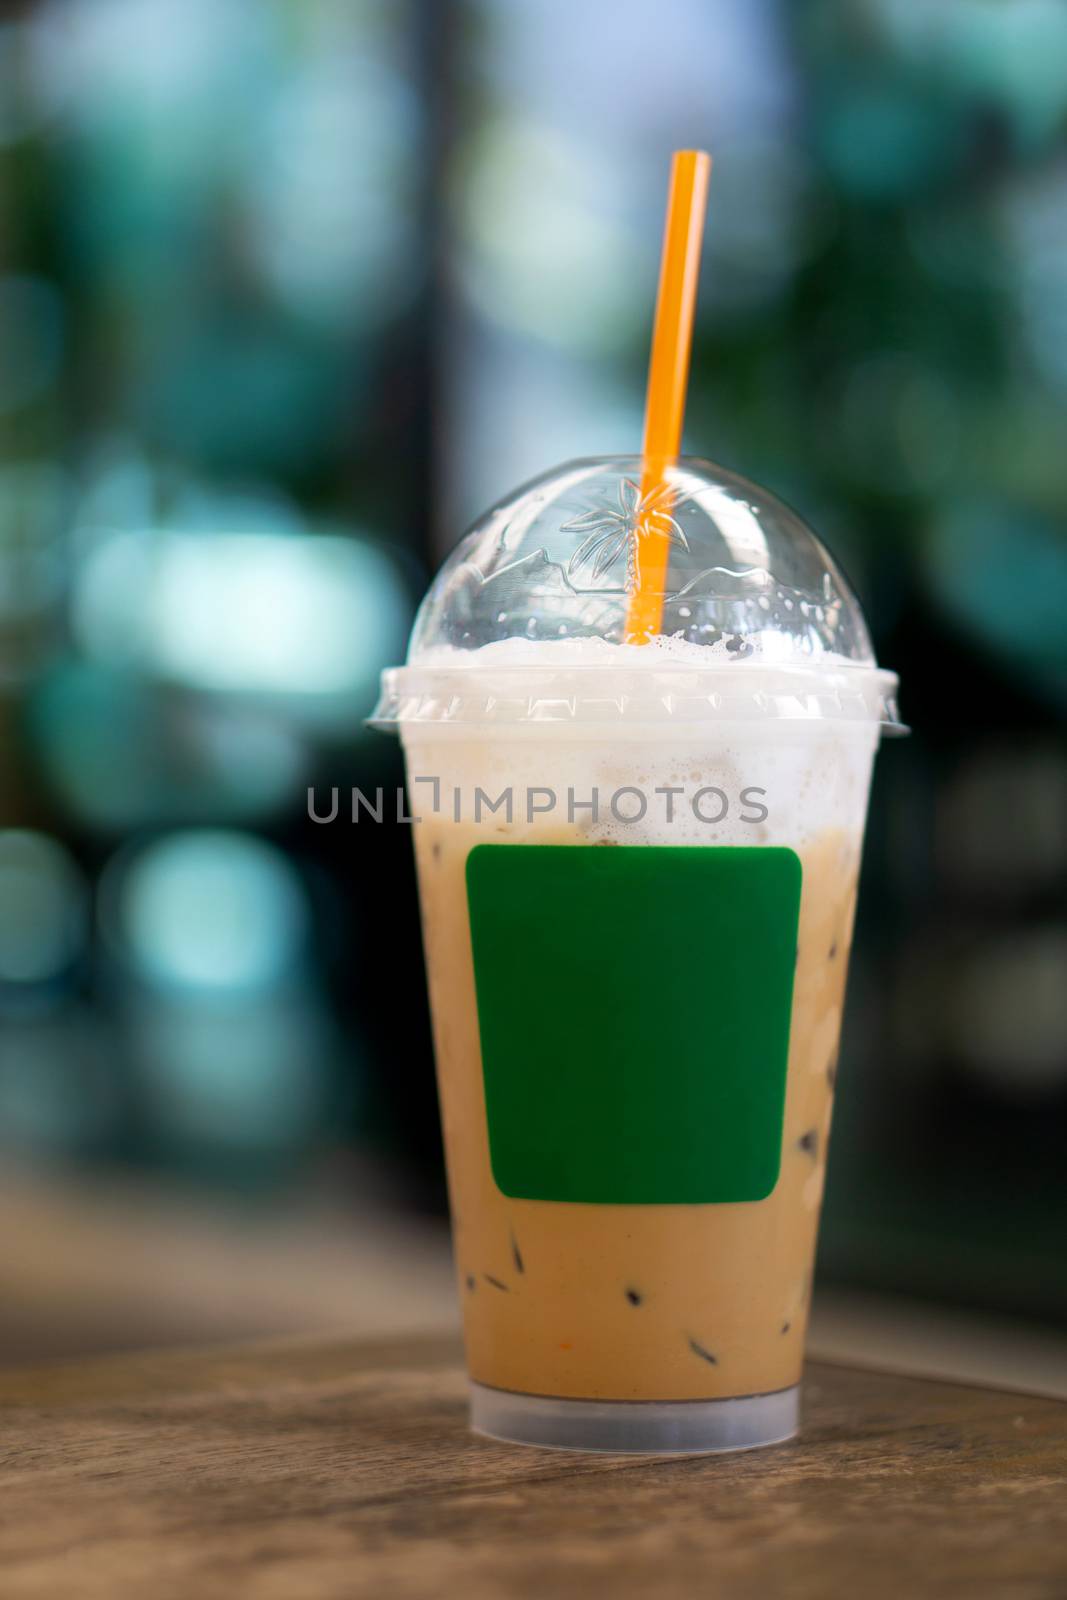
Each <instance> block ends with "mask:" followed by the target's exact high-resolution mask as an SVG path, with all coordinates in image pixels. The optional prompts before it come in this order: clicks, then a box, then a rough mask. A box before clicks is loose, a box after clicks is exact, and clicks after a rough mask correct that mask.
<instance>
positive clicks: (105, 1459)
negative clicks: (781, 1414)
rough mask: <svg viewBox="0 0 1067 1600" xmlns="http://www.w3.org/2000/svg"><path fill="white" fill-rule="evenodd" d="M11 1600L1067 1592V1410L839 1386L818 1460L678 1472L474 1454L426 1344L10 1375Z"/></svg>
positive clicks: (917, 1390)
mask: <svg viewBox="0 0 1067 1600" xmlns="http://www.w3.org/2000/svg"><path fill="white" fill-rule="evenodd" d="M0 1406H2V1408H3V1409H2V1418H3V1421H2V1434H0V1594H2V1595H3V1600H22V1597H25V1596H47V1597H48V1600H60V1597H62V1600H82V1597H85V1600H125V1597H127V1596H152V1597H153V1600H171V1597H175V1600H177V1597H181V1600H186V1597H189V1600H215V1597H216V1596H217V1597H220V1600H221V1597H226V1600H234V1597H245V1596H247V1597H252V1600H324V1597H334V1596H337V1597H341V1596H345V1597H351V1596H356V1597H362V1596H382V1597H389V1600H415V1597H418V1600H423V1597H437V1596H444V1597H452V1596H455V1597H456V1600H489V1597H493V1600H496V1597H508V1600H510V1597H522V1600H535V1597H536V1600H542V1597H545V1600H557V1597H558V1600H570V1597H572V1596H573V1597H577V1596H583V1597H585V1596H588V1595H590V1594H595V1593H599V1594H602V1595H603V1596H604V1597H605V1600H630V1597H631V1596H642V1597H644V1596H654V1597H657V1600H658V1597H660V1596H663V1597H666V1600H673V1597H675V1596H678V1597H681V1596H685V1597H690V1596H704V1595H708V1596H712V1595H713V1596H715V1597H716V1600H735V1597H736V1600H776V1597H783V1600H793V1597H797V1600H808V1597H811V1600H816V1597H818V1600H823V1597H827V1596H833V1597H836V1596H853V1595H854V1596H857V1597H863V1600H880V1597H882V1596H886V1597H889V1596H892V1597H893V1600H903V1597H908V1600H910V1597H916V1596H920V1597H925V1596H930V1597H936V1600H940V1597H941V1596H961V1597H962V1596H966V1597H968V1600H975V1597H985V1596H989V1597H991V1600H992V1597H996V1600H1062V1597H1064V1596H1067V1405H1064V1404H1063V1403H1062V1402H1059V1401H1055V1400H1044V1399H1040V1398H1035V1397H1034V1396H1033V1395H1020V1394H1013V1393H1005V1392H1001V1391H997V1390H988V1389H975V1388H968V1387H964V1386H961V1385H954V1384H950V1383H944V1382H926V1381H923V1380H920V1379H915V1378H910V1377H900V1376H895V1377H889V1376H884V1375H881V1374H876V1373H870V1372H862V1371H853V1370H849V1369H847V1368H844V1367H830V1366H814V1367H812V1368H811V1369H810V1371H809V1374H808V1379H807V1388H806V1420H805V1427H804V1432H803V1435H802V1437H801V1438H800V1439H799V1440H798V1441H796V1442H794V1443H791V1444H787V1445H778V1446H775V1447H774V1448H772V1449H768V1450H761V1451H753V1452H751V1453H748V1454H743V1455H734V1456H718V1457H707V1456H705V1457H684V1458H669V1459H665V1460H659V1461H656V1460H651V1459H649V1458H647V1457H606V1456H586V1455H570V1454H564V1453H555V1452H549V1451H538V1450H528V1449H521V1448H515V1447H509V1446H504V1445H496V1444H493V1443H490V1442H489V1441H487V1440H483V1439H476V1438H473V1437H471V1436H470V1435H469V1434H468V1433H467V1431H466V1426H465V1394H464V1382H463V1376H462V1370H461V1366H460V1361H459V1352H458V1349H457V1348H456V1347H455V1346H454V1345H452V1344H449V1343H446V1342H441V1341H430V1340H424V1341H419V1340H415V1341H412V1340H405V1341H400V1342H395V1343H376V1344H347V1345H344V1344H332V1345H329V1346H325V1345H321V1344H309V1343H300V1344H288V1345H286V1346H270V1347H252V1348H248V1349H242V1350H236V1351H223V1352H218V1351H212V1352H198V1353H195V1354H187V1353H179V1354H166V1355H160V1354H153V1355H151V1356H143V1357H134V1358H130V1357H122V1358H116V1359H113V1360H109V1361H100V1362H96V1363H93V1364H82V1365H80V1366H77V1367H59V1368H53V1369H43V1368H38V1369H36V1370H30V1371H20V1372H18V1373H15V1374H13V1375H11V1376H8V1377H3V1376H0Z"/></svg>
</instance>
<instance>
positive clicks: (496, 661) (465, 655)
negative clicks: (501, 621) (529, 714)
mask: <svg viewBox="0 0 1067 1600" xmlns="http://www.w3.org/2000/svg"><path fill="white" fill-rule="evenodd" d="M774 638H775V635H771V636H770V638H769V639H768V638H764V639H763V640H762V641H761V645H760V650H759V652H758V653H756V654H754V655H751V656H748V657H740V656H738V654H737V652H736V650H731V649H730V646H729V643H728V641H727V640H726V639H717V640H716V641H715V642H714V643H712V644H695V643H694V642H693V640H691V639H685V638H682V637H681V636H679V635H671V636H670V637H667V636H665V635H662V634H657V635H656V636H655V637H654V638H652V639H650V640H649V641H648V643H647V644H614V643H612V642H611V641H610V640H608V639H600V638H589V639H576V638H570V637H568V638H563V639H524V638H512V639H495V640H493V641H491V642H490V643H489V644H483V645H480V646H479V647H478V648H477V649H475V650H458V649H456V648H455V647H454V646H453V645H432V646H430V647H429V648H427V649H423V650H420V651H419V652H418V654H417V655H416V656H415V657H414V658H413V660H412V662H411V665H412V666H418V667H440V668H442V669H451V668H454V667H463V668H470V669H471V670H475V669H479V668H482V669H490V670H491V669H492V668H494V667H543V668H566V667H611V668H615V669H617V670H619V671H623V672H630V671H649V670H652V669H659V670H662V669H663V668H664V667H671V666H678V667H687V668H693V667H703V668H709V667H710V668H716V669H721V668H724V667H728V668H731V669H735V668H736V669H743V670H744V671H752V670H754V669H756V668H763V669H764V670H765V669H766V668H767V667H769V666H773V665H779V666H782V667H786V666H790V667H792V668H793V669H794V670H796V668H797V667H798V666H799V667H801V668H802V669H804V670H807V671H828V672H829V671H835V670H839V669H841V668H848V669H852V670H856V668H857V667H859V668H860V670H867V669H873V668H874V662H873V661H872V662H869V663H868V662H862V663H857V662H856V661H855V660H853V659H851V658H849V657H848V656H843V655H838V654H836V653H835V652H833V651H829V650H826V651H821V652H820V653H819V654H818V655H811V656H808V657H807V658H806V659H804V660H802V661H799V662H798V660H797V655H796V649H795V646H794V645H793V644H792V643H791V642H789V641H785V640H783V641H782V643H783V650H782V652H781V655H780V656H777V655H775V654H774V653H773V652H772V651H771V650H770V649H768V645H769V644H770V642H771V640H773V639H774ZM787 643H788V644H789V648H788V649H785V648H784V646H785V645H786V644H787Z"/></svg>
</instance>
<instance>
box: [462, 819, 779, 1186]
mask: <svg viewBox="0 0 1067 1600" xmlns="http://www.w3.org/2000/svg"><path fill="white" fill-rule="evenodd" d="M800 879H801V866H800V860H799V858H798V857H797V855H796V854H795V853H794V852H793V851H792V850H786V849H778V848H767V847H745V848H736V849H735V848H730V847H726V846H722V847H716V846H711V847H704V846H695V847H686V846H675V845H669V846H656V845H651V846H650V845H619V846H607V847H605V846H598V845H508V844H485V845H478V846H477V847H476V848H475V849H474V850H472V851H471V853H470V856H469V857H468V859H467V894H468V901H469V906H470V925H471V941H472V945H473V950H474V975H475V983H476V986H477V995H478V1021H479V1027H480V1031H481V1045H482V1064H483V1069H484V1073H485V1099H486V1110H487V1115H488V1121H489V1148H490V1154H491V1158H492V1165H493V1176H494V1177H495V1179H496V1182H497V1184H498V1186H499V1187H500V1189H501V1190H502V1191H503V1192H504V1193H505V1194H507V1195H512V1196H514V1197H515V1198H518V1199H525V1200H568V1201H589V1202H594V1203H599V1204H609V1205H610V1204H615V1205H639V1204H643V1205H648V1204H651V1205H665V1204H682V1203H691V1204H702V1203H703V1204H706V1203H708V1202H716V1201H718V1202H726V1201H738V1200H762V1199H764V1198H765V1197H766V1196H767V1195H768V1194H770V1192H771V1190H772V1189H773V1188H774V1185H775V1183H776V1182H777V1179H778V1169H779V1165H780V1162H781V1152H782V1119H783V1114H784V1108H785V1079H786V1064H787V1058H788V1054H789V1022H790V1014H791V1011H792V1004H793V974H794V969H795V966H796V948H797V919H798V916H799V913H800Z"/></svg>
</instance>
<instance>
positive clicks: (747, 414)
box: [0, 0, 1067, 1361]
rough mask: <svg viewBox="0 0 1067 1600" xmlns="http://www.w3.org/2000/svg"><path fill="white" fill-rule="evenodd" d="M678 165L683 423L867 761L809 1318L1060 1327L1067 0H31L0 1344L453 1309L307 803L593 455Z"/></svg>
mask: <svg viewBox="0 0 1067 1600" xmlns="http://www.w3.org/2000/svg"><path fill="white" fill-rule="evenodd" d="M694 144H696V145H704V146H706V147H708V148H709V149H711V150H712V151H713V153H714V156H715V171H714V176H713V180H712V191H711V200H710V211H709V230H708V241H707V250H706V258H705V262H704V269H703V281H702V287H701V299H700V313H699V327H698V334H697V347H696V351H695V356H694V363H693V373H692V390H691V399H690V407H689V413H688V422H687V444H688V447H689V449H690V450H691V451H692V452H693V453H696V454H701V455H708V456H711V457H713V458H715V459H717V460H719V461H722V462H723V463H725V464H726V465H728V466H730V467H732V468H734V469H737V470H739V471H741V472H743V473H745V474H747V475H749V476H752V477H755V478H757V479H759V480H761V481H763V482H765V483H767V484H768V485H769V486H771V487H772V488H773V489H775V490H776V491H778V493H780V494H781V495H783V496H784V497H785V498H786V499H787V500H789V501H791V502H792V503H793V504H794V505H796V506H797V508H798V509H800V510H801V511H802V512H803V513H804V514H805V515H806V516H807V517H808V518H809V519H810V520H811V521H812V522H813V523H814V525H815V526H816V527H817V528H818V529H819V530H820V531H821V532H822V533H823V534H824V536H825V538H826V539H827V541H828V542H829V543H830V545H831V546H832V548H833V549H834V551H835V553H836V554H837V555H838V556H839V557H840V559H841V561H842V563H843V565H844V566H845V568H846V570H847V571H848V572H849V574H850V576H851V577H852V580H853V582H854V584H855V585H856V587H857V589H858V591H859V593H860V595H861V598H862V600H863V602H864V604H865V606H866V609H867V613H868V616H869V618H870V620H871V623H872V628H873V632H874V635H875V640H876V644H877V648H878V653H879V656H880V658H881V659H882V661H883V662H885V663H886V664H887V665H890V666H892V667H894V668H896V669H897V670H898V671H899V672H900V674H901V677H902V680H903V693H902V705H903V710H904V714H905V717H906V718H907V720H909V721H910V723H911V725H912V727H913V730H914V733H913V737H912V738H911V740H910V741H908V742H906V743H894V744H892V745H890V746H888V747H887V748H886V749H885V750H884V751H883V753H882V755H881V756H880V758H879V769H878V772H877V782H876V786H875V800H874V810H873V815H872V819H871V825H870V834H869V844H868V849H867V856H866V864H865V873H864V883H863V892H862V893H861V896H860V919H859V926H858V931H857V942H856V950H855V955H854V963H853V975H852V979H851V985H850V998H849V1006H848V1013H847V1021H846V1030H845V1041H844V1049H843V1061H842V1074H841V1080H840V1091H839V1109H838V1115H837V1126H836V1132H835V1142H834V1149H833V1155H832V1159H831V1164H830V1181H829V1186H828V1197H827V1210H826V1218H825V1225H824V1233H823V1246H822V1253H821V1260H820V1282H821V1284H822V1285H823V1298H822V1300H821V1302H820V1303H821V1304H823V1305H825V1306H828V1307H831V1308H833V1307H834V1306H840V1305H852V1306H864V1305H867V1306H869V1305H870V1304H872V1302H871V1301H870V1296H871V1295H872V1294H878V1295H882V1296H884V1295H886V1294H890V1295H897V1296H901V1295H904V1296H910V1297H913V1298H914V1297H918V1299H920V1300H922V1299H925V1300H926V1301H927V1302H937V1301H940V1302H941V1303H942V1304H952V1305H954V1306H956V1307H957V1308H960V1309H961V1311H966V1312H967V1314H968V1315H969V1316H971V1317H972V1320H973V1318H974V1317H980V1316H982V1315H984V1316H985V1317H986V1318H987V1319H988V1318H989V1317H990V1316H991V1315H993V1316H998V1317H1000V1318H1002V1319H1003V1318H1009V1317H1010V1318H1012V1319H1029V1321H1030V1324H1031V1328H1032V1330H1038V1329H1040V1328H1041V1327H1044V1328H1045V1329H1046V1330H1048V1331H1049V1337H1052V1330H1054V1329H1055V1328H1056V1326H1057V1325H1059V1326H1060V1327H1065V1326H1067V1271H1065V1266H1064V1238H1065V1237H1067V1188H1065V1185H1064V1181H1063V1175H1064V1169H1065V1158H1067V909H1065V886H1067V740H1065V738H1064V726H1065V718H1064V712H1065V708H1067V443H1065V441H1067V414H1065V402H1067V9H1065V8H1064V6H1063V5H1062V4H1061V3H1060V0H810V3H808V0H804V3H799V4H797V3H790V0H713V3H710V4H709V3H708V0H658V3H657V4H656V5H655V6H646V5H643V4H637V3H627V0H622V3H612V4H609V3H608V0H594V3H591V4H588V5H583V6H574V5H571V4H566V3H564V0H424V3H421V4H420V3H415V0H388V3H387V0H41V3H36V4H34V3H24V4H18V5H12V4H6V5H4V6H3V7H2V8H0V1143H2V1147H3V1150H2V1157H3V1159H2V1162H0V1217H2V1219H3V1220H2V1222H0V1231H2V1236H3V1239H4V1241H5V1243H4V1246H3V1249H2V1250H0V1298H2V1300H3V1304H4V1322H3V1327H2V1328H0V1360H11V1361H13V1360H22V1359H29V1358H32V1357H36V1356H40V1355H42V1354H79V1353H82V1352H84V1351H88V1350H91V1349H121V1348H126V1347H129V1346H132V1345H135V1344H145V1343H149V1342H161V1341H162V1342H177V1341H178V1340H182V1339H190V1338H201V1337H202V1338H212V1337H216V1336H223V1335H228V1334H231V1333H242V1332H265V1333H270V1332H300V1331H305V1330H306V1331H311V1330H313V1329H316V1328H319V1327H326V1326H345V1327H350V1328H371V1327H374V1328H378V1327H398V1326H415V1325H423V1324H425V1323H427V1322H431V1321H434V1320H435V1319H437V1320H441V1319H444V1320H447V1319H448V1318H450V1317H451V1316H452V1315H453V1313H452V1310H451V1290H450V1284H449V1268H448V1262H447V1240H446V1231H445V1224H444V1221H443V1207H444V1191H443V1183H442V1177H441V1158H440V1152H439V1135H438V1129H437V1120H436V1118H437V1111H436V1103H435V1097H434V1088H433V1072H432V1058H431V1047H430V1039H429V1030H428V1019H427V1013H426V1005H425V1000H424V996H423V973H422V959H421V951H420V943H419V932H418V921H417V906H416V899H415V887H414V877H413V870H412V864H411V860H410V847H411V841H410V837H409V833H410V830H409V829H407V828H405V827H403V826H385V827H372V826H371V825H370V824H368V823H364V825H363V826H356V827H353V826H351V825H346V824H345V823H344V822H339V823H337V824H335V825H332V826H318V825H316V824H314V823H312V822H311V821H309V819H308V815H307V791H308V789H309V787H312V786H320V787H321V788H323V789H325V788H328V787H330V786H334V785H337V786H339V787H341V788H342V790H346V789H347V788H349V787H350V786H358V787H360V788H362V789H363V790H364V791H366V792H369V791H371V790H373V789H374V788H375V787H376V786H377V785H379V784H381V785H384V786H387V787H392V786H395V785H396V784H397V783H398V782H399V781H400V776H401V774H400V763H399V753H398V750H397V749H396V747H395V745H394V744H393V743H392V742H391V741H389V740H388V739H386V738H384V737H382V736H381V735H378V734H374V733H370V732H367V731H366V730H365V729H364V727H363V724H362V720H361V719H362V718H363V717H364V716H365V715H366V713H367V711H368V710H369V708H370V705H371V703H372V701H373V697H374V693H375V683H376V676H377V673H378V672H379V670H380V668H381V667H382V666H383V665H385V664H388V663H392V662H395V661H396V660H398V659H399V658H400V657H401V655H402V652H403V648H404V642H405V638H406V633H407V630H408V627H409V626H410V621H411V617H412V614H413V608H414V606H415V604H416V602H417V599H418V597H419V594H420V592H421V590H422V588H423V587H424V585H425V583H426V581H427V578H428V575H429V573H430V571H431V570H432V568H433V566H434V565H435V563H436V562H437V560H438V559H439V558H440V556H441V555H442V554H443V552H444V551H445V550H446V549H447V548H448V547H449V546H450V545H451V544H452V543H453V542H454V541H455V539H456V538H457V537H458V536H459V534H460V533H461V532H462V530H463V528H464V526H465V524H466V523H467V522H468V521H469V520H471V519H472V518H473V517H474V515H475V514H477V513H478V512H479V511H480V510H482V509H484V507H485V506H486V504H488V503H489V502H490V501H491V500H492V499H494V498H495V497H496V496H497V495H499V494H500V493H502V492H503V491H505V490H507V489H509V488H511V487H512V486H513V485H514V484H515V483H517V482H518V481H520V480H522V479H523V478H525V477H528V476H530V475H532V474H533V473H535V472H537V471H539V470H541V469H542V468H544V467H546V466H548V465H550V464H552V463H553V462H555V461H558V460H562V459H565V458H567V457H568V456H571V455H574V454H578V453H581V454H589V453H595V452H602V451H603V452H627V451H631V450H633V449H634V448H636V446H637V444H638V441H639V438H640V424H641V403H642V395H643V377H644V363H645V359H646V351H647V342H648V336H649V329H650V319H651V308H652V300H653V295H654V287H655V278H656V269H657V256H658V249H659V238H660V230H661V218H662V207H663V200H664V192H665V181H666V174H667V165H668V158H669V152H670V150H671V148H672V147H673V146H676V145H694ZM849 1293H851V1295H852V1299H851V1300H848V1298H847V1296H848V1294H849ZM835 1295H836V1296H837V1299H834V1296H835ZM842 1295H844V1296H845V1298H844V1299H842ZM904 1303H905V1302H903V1301H893V1302H890V1301H884V1302H883V1301H879V1302H878V1304H880V1305H881V1304H885V1305H889V1304H894V1305H897V1306H898V1307H899V1306H900V1305H902V1304H904ZM907 1303H908V1304H911V1303H912V1302H911V1301H908V1302H907ZM818 1315H819V1313H818V1310H817V1317H816V1320H817V1323H818ZM825 1315H826V1316H829V1315H830V1313H829V1312H827V1313H826V1314H825ZM875 1320H876V1322H877V1325H878V1326H880V1327H882V1328H883V1329H884V1328H885V1327H886V1326H888V1325H889V1324H888V1323H887V1321H886V1318H885V1317H879V1318H876V1319H875ZM956 1325H957V1324H953V1326H956ZM974 1325H975V1326H977V1325H978V1324H977V1323H975V1324H974ZM991 1325H992V1324H988V1323H985V1324H982V1326H991ZM1024 1325H1025V1324H1024V1322H1023V1321H1022V1320H1016V1321H1013V1322H1012V1324H1011V1326H1012V1327H1016V1326H1017V1327H1018V1328H1019V1329H1020V1330H1022V1329H1023V1327H1024ZM997 1326H998V1327H1007V1326H1008V1324H1007V1323H998V1324H997ZM824 1332H825V1328H824ZM1035 1336H1036V1335H1035ZM1042 1337H1044V1336H1043V1335H1042ZM1019 1338H1020V1339H1021V1338H1023V1333H1022V1332H1021V1331H1020V1332H1019ZM1017 1348H1020V1349H1021V1348H1022V1346H1021V1345H1020V1346H1017ZM1045 1348H1048V1349H1051V1348H1052V1346H1051V1345H1049V1346H1046V1347H1045ZM1060 1348H1063V1347H1062V1346H1061V1347H1060Z"/></svg>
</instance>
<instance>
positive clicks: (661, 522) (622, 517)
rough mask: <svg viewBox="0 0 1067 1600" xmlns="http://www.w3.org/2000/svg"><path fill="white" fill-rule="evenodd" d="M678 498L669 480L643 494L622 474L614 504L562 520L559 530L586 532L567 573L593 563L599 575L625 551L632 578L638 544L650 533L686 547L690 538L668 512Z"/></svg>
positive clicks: (631, 578) (628, 578) (629, 577)
mask: <svg viewBox="0 0 1067 1600" xmlns="http://www.w3.org/2000/svg"><path fill="white" fill-rule="evenodd" d="M678 500H679V496H678V493H677V491H676V490H674V489H673V488H672V487H671V485H670V484H667V483H660V484H657V485H656V487H655V488H654V489H650V490H649V492H648V493H647V494H646V495H642V494H641V490H640V487H639V486H638V485H637V484H636V483H635V482H634V481H633V479H632V478H623V479H622V480H621V481H620V483H619V494H618V502H619V503H618V505H617V506H612V505H600V506H594V507H593V508H592V509H591V510H589V511H583V512H582V513H581V514H580V516H577V517H572V518H571V520H570V522H564V523H563V524H562V527H561V530H560V531H561V532H563V533H584V534H587V535H588V537H587V538H586V539H584V540H583V541H582V543H581V544H580V545H579V546H578V548H577V550H576V551H575V552H574V554H573V555H572V556H571V559H570V561H569V562H568V564H567V575H568V577H571V578H573V577H574V576H575V575H576V574H577V573H578V572H579V570H580V569H581V568H582V567H584V566H586V565H588V564H589V563H592V568H593V577H594V578H599V577H601V576H602V575H603V574H604V573H605V572H607V571H608V569H609V568H610V567H612V566H614V564H615V562H616V561H617V560H618V558H619V556H620V555H622V553H623V551H625V552H626V576H627V581H628V582H632V580H633V577H634V574H635V572H636V568H637V547H638V545H639V543H640V541H641V540H642V539H647V538H649V537H650V536H651V537H659V538H661V539H666V541H667V543H668V544H673V545H677V547H678V548H679V549H680V550H686V551H688V549H689V541H688V540H687V539H686V536H685V534H684V533H683V532H682V530H681V528H680V527H679V525H678V523H677V521H676V520H675V518H674V517H673V516H672V515H671V508H672V507H674V506H676V505H677V504H678Z"/></svg>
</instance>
